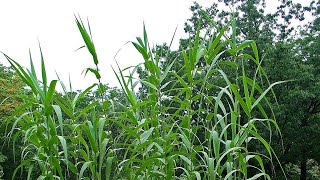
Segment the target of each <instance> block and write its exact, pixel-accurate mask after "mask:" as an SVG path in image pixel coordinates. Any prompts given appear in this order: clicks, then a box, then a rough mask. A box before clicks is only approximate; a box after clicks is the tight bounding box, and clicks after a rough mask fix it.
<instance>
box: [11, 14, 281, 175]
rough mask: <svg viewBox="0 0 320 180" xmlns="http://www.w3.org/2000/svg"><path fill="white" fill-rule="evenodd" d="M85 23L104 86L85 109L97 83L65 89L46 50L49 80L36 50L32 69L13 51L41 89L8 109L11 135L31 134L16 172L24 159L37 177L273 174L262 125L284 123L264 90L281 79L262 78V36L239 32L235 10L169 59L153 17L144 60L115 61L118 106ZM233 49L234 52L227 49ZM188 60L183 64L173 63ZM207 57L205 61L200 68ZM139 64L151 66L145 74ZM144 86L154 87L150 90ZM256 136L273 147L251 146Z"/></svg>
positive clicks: (25, 75)
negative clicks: (153, 40)
mask: <svg viewBox="0 0 320 180" xmlns="http://www.w3.org/2000/svg"><path fill="white" fill-rule="evenodd" d="M76 23H77V26H78V28H79V31H80V34H81V36H82V38H83V40H84V43H85V47H86V48H87V49H88V51H89V53H90V54H91V55H92V60H93V62H94V64H95V66H96V68H88V69H87V72H91V73H93V74H95V76H96V78H97V80H98V82H99V85H98V91H99V93H100V95H101V99H96V100H94V101H93V102H90V103H89V104H88V105H87V106H86V107H84V108H83V109H80V110H77V109H76V108H75V107H76V104H77V103H78V102H79V100H80V99H81V98H83V96H84V95H85V94H86V93H88V92H89V91H90V90H92V89H93V88H94V87H95V86H96V84H93V85H92V86H90V87H88V88H87V89H86V90H85V91H84V92H82V93H79V94H77V95H75V96H70V97H68V96H63V95H61V94H60V93H58V92H56V91H55V86H56V83H57V80H53V81H51V83H50V84H49V85H48V80H47V78H46V71H45V66H44V60H43V57H42V53H41V62H42V66H41V69H42V80H41V82H39V81H38V79H37V75H36V73H35V69H34V66H33V63H32V60H31V70H25V69H24V68H22V67H21V66H20V65H19V64H18V63H16V61H14V60H12V59H11V58H10V57H8V56H7V55H5V56H6V58H7V59H8V61H9V62H10V63H11V65H12V66H13V67H14V69H15V70H16V72H17V74H18V75H19V76H20V77H21V79H22V80H23V81H24V82H25V83H26V85H28V86H29V87H30V88H31V91H32V93H33V96H34V98H33V99H32V98H31V99H30V100H29V101H28V102H26V104H25V105H24V106H23V107H22V108H21V109H20V111H17V112H16V113H15V114H14V115H13V116H12V117H11V118H9V119H8V123H9V122H11V121H13V122H14V123H13V124H14V125H13V128H12V129H11V131H10V132H9V135H8V136H9V137H11V136H13V137H14V138H13V139H14V141H15V140H16V139H17V138H18V137H22V138H23V141H24V145H25V149H24V151H23V154H22V157H24V159H23V161H22V163H21V165H20V166H19V167H17V169H16V171H15V174H16V173H17V172H18V170H19V169H20V168H21V167H25V168H27V169H28V179H31V177H36V178H44V179H55V178H60V179H98V180H100V179H210V180H215V179H227V180H232V179H259V178H264V179H270V176H269V175H268V174H267V173H266V170H265V167H264V163H265V162H266V161H268V162H273V161H274V159H277V158H276V156H275V154H274V152H273V150H272V148H271V147H270V143H269V139H268V140H265V138H269V137H265V136H264V135H261V134H260V133H259V128H260V125H263V126H262V127H263V128H267V129H268V130H269V132H270V137H271V136H272V133H273V132H274V130H273V129H275V130H276V132H277V133H280V130H279V128H278V125H277V123H276V121H275V120H274V119H273V117H268V116H267V114H266V111H272V109H271V107H270V106H269V100H268V99H267V98H266V97H265V96H266V94H267V93H269V92H270V91H272V87H273V86H274V85H276V84H279V83H281V82H277V83H274V84H269V87H268V88H267V89H265V90H263V89H262V88H261V86H260V85H259V84H260V83H262V82H264V83H267V84H268V83H269V81H268V79H267V76H266V74H265V72H264V70H263V68H262V67H261V60H260V58H259V55H258V49H257V46H256V44H255V42H254V41H251V40H245V41H243V42H237V41H236V37H235V32H236V22H235V21H234V20H231V21H230V22H229V23H228V24H227V25H226V26H225V27H222V28H221V29H220V28H217V27H215V26H214V25H213V24H212V27H210V29H208V31H207V32H206V33H204V36H203V37H202V36H201V34H202V33H200V30H198V31H197V33H196V35H195V38H194V39H192V40H190V42H189V45H188V47H187V48H186V49H184V48H182V47H181V49H180V51H179V52H178V53H180V55H181V56H180V57H181V59H178V58H177V59H172V61H171V63H170V65H169V66H167V67H164V68H163V69H161V67H160V65H161V59H160V58H159V57H160V56H159V54H158V53H159V51H154V49H153V48H151V47H150V45H149V42H148V36H147V32H146V28H145V27H144V29H143V37H142V38H140V37H137V39H136V42H132V45H133V46H134V47H135V48H136V49H137V51H138V52H139V53H140V54H141V55H142V57H143V59H144V63H142V64H139V65H137V66H135V67H132V68H131V67H128V68H125V69H121V68H120V67H119V66H117V67H116V68H115V69H113V70H114V72H115V75H116V77H117V79H118V81H119V83H120V86H121V88H122V91H123V93H124V94H125V96H126V98H127V101H128V104H121V107H122V108H119V109H113V111H117V112H118V114H117V115H109V114H107V112H110V111H107V110H109V109H108V108H109V106H104V105H105V99H104V97H103V96H104V94H105V92H103V91H104V89H103V88H102V84H101V81H100V79H101V76H100V72H99V69H98V64H99V61H98V56H97V54H96V50H95V46H94V44H93V41H92V36H91V33H90V26H88V28H86V27H85V25H84V24H83V23H82V21H81V19H79V18H76ZM229 36H230V37H229ZM244 48H247V49H248V48H250V49H251V50H252V54H246V53H244V52H243V49H244ZM224 55H228V56H229V57H230V58H229V59H228V60H225V59H222V56H224ZM179 60H180V62H182V64H183V66H182V67H181V68H180V69H178V70H173V66H175V63H177V62H178V61H179ZM200 62H202V63H205V64H206V66H205V67H204V68H198V66H197V64H198V63H200ZM248 62H253V63H254V64H255V69H256V70H255V74H253V75H252V77H251V75H248V74H247V73H246V64H247V63H248ZM224 66H225V67H228V68H229V69H231V70H228V71H227V70H226V68H223V67H224ZM139 67H140V68H142V69H143V70H144V72H145V76H141V77H140V78H136V77H135V73H136V71H137V69H138V68H139ZM129 70H130V71H129ZM128 71H129V73H128ZM169 76H171V77H172V78H171V79H170V80H167V79H168V78H167V77H169ZM218 80H219V81H218ZM196 86H199V87H200V89H199V90H198V89H195V87H196ZM137 87H143V88H145V91H144V92H143V94H139V93H137V92H136V89H137ZM166 87H170V88H169V89H168V88H166ZM63 89H64V90H65V93H67V91H66V89H65V88H63ZM172 94H174V95H172ZM113 103H115V104H116V103H119V102H113ZM194 104H197V108H195V105H194ZM101 106H102V107H103V108H102V109H101V108H99V107H101ZM111 114H113V113H111ZM115 127H116V128H115ZM118 131H120V132H121V133H117V132H118ZM253 142H255V143H260V144H261V145H262V147H264V151H265V152H266V153H263V152H255V151H250V150H249V148H248V147H249V146H250V144H251V143H253ZM34 167H39V168H40V172H38V171H36V170H35V169H36V168H34ZM249 171H250V172H254V175H250V174H249V173H248V172H249ZM13 178H14V177H13Z"/></svg>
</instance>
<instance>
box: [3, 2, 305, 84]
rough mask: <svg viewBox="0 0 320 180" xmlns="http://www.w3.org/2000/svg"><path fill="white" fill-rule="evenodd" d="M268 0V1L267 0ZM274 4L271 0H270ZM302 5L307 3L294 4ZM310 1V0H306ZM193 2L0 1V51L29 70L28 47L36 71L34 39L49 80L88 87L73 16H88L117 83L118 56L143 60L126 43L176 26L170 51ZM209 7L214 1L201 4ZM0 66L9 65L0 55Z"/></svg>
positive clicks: (156, 37) (104, 70)
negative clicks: (43, 60) (114, 72)
mask: <svg viewBox="0 0 320 180" xmlns="http://www.w3.org/2000/svg"><path fill="white" fill-rule="evenodd" d="M268 1H269V0H268ZM272 1H275V0H272ZM296 1H302V2H304V1H305V0H296ZM308 1H309V0H308ZM192 2H193V1H192V0H157V1H156V0H112V1H111V0H109V1H107V0H105V1H102V0H90V1H88V0H86V1H85V0H55V1H44V0H27V1H24V0H20V1H18V0H10V1H1V2H0V22H1V27H0V51H2V52H4V53H6V54H7V55H9V56H10V57H11V58H13V59H14V60H16V61H18V62H19V63H21V64H22V65H23V66H25V67H28V68H29V55H28V51H29V48H30V49H31V52H32V55H33V59H34V63H35V65H36V68H37V69H38V72H40V65H39V64H40V63H39V62H40V58H39V48H38V39H39V41H40V43H41V47H42V50H43V53H44V58H45V63H46V67H47V71H48V75H49V78H50V79H56V76H55V70H56V71H57V72H58V74H59V76H60V77H61V78H62V80H63V81H64V83H68V75H69V73H70V76H71V80H72V84H73V87H74V88H73V90H76V89H83V88H85V87H88V86H89V85H91V84H92V83H93V82H95V81H96V80H95V78H94V77H93V76H92V75H88V76H87V77H84V76H83V75H81V72H82V71H83V70H84V69H85V68H87V67H90V66H91V67H93V62H92V59H91V56H90V54H89V53H88V52H87V50H86V49H82V50H79V51H77V52H75V50H76V49H77V48H79V47H80V46H82V45H84V43H83V40H82V38H81V36H80V33H79V32H78V29H77V26H76V24H75V21H74V14H80V16H81V17H82V19H83V20H84V21H86V18H87V17H88V18H89V21H90V25H91V30H92V35H93V40H94V43H95V46H96V49H97V53H98V58H99V60H100V64H99V66H100V69H101V74H102V76H103V79H102V80H103V83H109V84H110V85H112V86H115V85H117V81H116V78H115V76H114V74H113V72H112V70H111V68H110V64H113V65H114V64H115V63H114V62H113V57H114V55H115V54H116V52H117V51H118V50H119V49H120V48H122V50H121V52H120V53H119V54H118V56H117V61H118V63H119V65H120V66H121V67H122V68H124V67H127V66H130V65H136V64H138V63H139V62H142V58H141V57H140V56H139V54H138V53H137V52H136V51H135V49H134V48H133V46H131V44H128V45H126V46H124V44H125V43H126V42H128V41H132V40H135V37H136V36H140V35H142V27H143V22H145V24H146V28H147V32H148V36H149V39H150V42H151V44H161V43H163V42H168V43H169V42H170V40H171V37H172V35H173V33H174V30H175V28H176V27H177V26H178V30H177V34H176V38H175V41H174V47H177V45H178V40H179V38H182V37H185V35H184V30H183V24H184V22H185V21H186V20H187V19H188V18H190V17H191V11H190V10H189V8H190V6H191V5H192ZM198 2H199V4H201V5H204V6H206V5H209V4H211V3H212V2H214V0H210V1H209V0H200V1H198ZM0 62H1V63H3V64H5V65H8V63H7V61H6V59H5V58H4V57H3V56H2V55H0Z"/></svg>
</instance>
